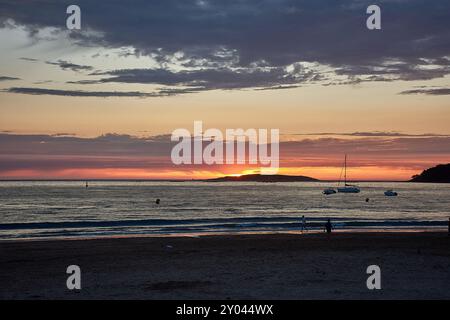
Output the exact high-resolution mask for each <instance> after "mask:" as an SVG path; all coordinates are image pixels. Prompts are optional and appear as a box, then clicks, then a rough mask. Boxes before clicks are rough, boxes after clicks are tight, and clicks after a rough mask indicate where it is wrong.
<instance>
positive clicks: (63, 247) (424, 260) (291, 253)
mask: <svg viewBox="0 0 450 320" xmlns="http://www.w3.org/2000/svg"><path fill="white" fill-rule="evenodd" d="M69 265H78V266H80V268H81V286H82V289H81V290H79V291H69V290H68V289H67V287H66V279H67V277H68V276H69V275H67V274H66V268H67V266H69ZM369 265H378V266H380V268H381V286H382V289H381V290H368V289H367V287H366V280H367V277H368V275H367V274H366V269H367V267H368V266H369ZM0 283H1V286H0V298H1V299H450V237H449V236H448V235H447V233H444V232H442V233H434V232H426V233H422V232H415V233H414V232H411V233H410V232H402V233H337V234H333V235H331V236H330V237H327V235H325V234H306V235H301V234H271V235H262V234H258V235H227V236H223V235H222V236H205V237H200V238H189V237H169V238H168V237H165V238H163V237H160V238H151V237H145V238H109V239H92V240H52V241H5V242H0Z"/></svg>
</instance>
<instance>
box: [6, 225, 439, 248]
mask: <svg viewBox="0 0 450 320" xmlns="http://www.w3.org/2000/svg"><path fill="white" fill-rule="evenodd" d="M446 232H448V231H447V228H441V227H434V228H430V227H425V228H408V227H406V228H396V227H392V228H349V229H335V230H333V234H340V233H343V234H353V233H355V234H383V233H386V234H391V233H402V234H405V233H446ZM317 234H325V232H324V231H323V230H308V231H306V232H302V231H299V230H283V231H235V232H230V231H223V232H220V231H211V232H192V233H182V232H181V233H159V234H158V233H152V234H151V233H147V234H145V233H142V234H120V235H96V236H67V237H64V236H57V237H23V238H10V239H1V238H0V244H1V243H11V242H12V243H13V242H41V241H46V242H53V241H84V240H108V239H140V238H145V239H151V238H158V239H159V238H208V237H229V236H231V237H232V236H245V235H262V236H264V235H299V236H308V235H317Z"/></svg>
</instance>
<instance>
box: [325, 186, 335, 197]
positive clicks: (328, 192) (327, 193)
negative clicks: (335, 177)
mask: <svg viewBox="0 0 450 320" xmlns="http://www.w3.org/2000/svg"><path fill="white" fill-rule="evenodd" d="M322 193H323V194H325V195H330V194H335V193H336V190H334V189H333V188H328V189H325V190H323V192H322Z"/></svg>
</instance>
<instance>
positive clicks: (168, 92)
mask: <svg viewBox="0 0 450 320" xmlns="http://www.w3.org/2000/svg"><path fill="white" fill-rule="evenodd" d="M3 91H4V92H9V93H20V94H30V95H51V96H66V97H99V98H108V97H137V98H150V97H166V96H172V95H178V94H183V93H193V92H194V91H193V90H184V89H165V90H160V91H158V92H150V93H149V92H139V91H131V92H124V91H83V90H57V89H45V88H22V87H14V88H9V89H5V90H3Z"/></svg>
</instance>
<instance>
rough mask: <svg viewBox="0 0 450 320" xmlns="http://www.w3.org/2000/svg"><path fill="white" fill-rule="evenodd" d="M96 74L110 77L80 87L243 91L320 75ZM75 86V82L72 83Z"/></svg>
mask: <svg viewBox="0 0 450 320" xmlns="http://www.w3.org/2000/svg"><path fill="white" fill-rule="evenodd" d="M94 75H109V76H110V77H108V78H103V79H101V80H92V81H90V80H87V81H78V82H75V83H78V84H92V83H108V82H121V83H146V84H159V85H165V86H185V87H190V88H196V89H197V90H199V89H200V90H214V89H225V90H228V89H242V88H253V87H263V88H267V87H273V86H276V87H278V89H279V85H292V84H295V83H298V82H307V81H309V82H311V81H317V80H318V77H317V75H316V74H315V73H314V72H313V71H311V70H308V69H306V68H303V67H302V66H301V65H296V66H295V67H293V68H292V70H289V71H288V70H285V68H281V67H280V68H241V69H238V70H231V69H229V68H221V69H201V70H193V71H178V72H172V71H169V70H164V69H126V70H115V71H110V72H103V73H94ZM72 83H73V82H72Z"/></svg>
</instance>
